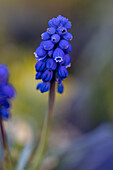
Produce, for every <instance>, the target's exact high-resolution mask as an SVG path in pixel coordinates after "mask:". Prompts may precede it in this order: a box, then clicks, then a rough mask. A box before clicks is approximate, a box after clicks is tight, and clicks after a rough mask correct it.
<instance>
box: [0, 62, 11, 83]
mask: <svg viewBox="0 0 113 170" xmlns="http://www.w3.org/2000/svg"><path fill="white" fill-rule="evenodd" d="M8 78H9V71H8V68H7V66H5V65H3V64H0V84H3V83H5V82H7V80H8Z"/></svg>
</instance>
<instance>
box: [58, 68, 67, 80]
mask: <svg viewBox="0 0 113 170" xmlns="http://www.w3.org/2000/svg"><path fill="white" fill-rule="evenodd" d="M58 75H59V76H60V77H61V78H62V79H64V78H66V77H67V76H68V71H67V69H66V67H65V66H59V67H58Z"/></svg>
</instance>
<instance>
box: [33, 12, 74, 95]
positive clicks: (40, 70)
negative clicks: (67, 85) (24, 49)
mask: <svg viewBox="0 0 113 170" xmlns="http://www.w3.org/2000/svg"><path fill="white" fill-rule="evenodd" d="M48 25H49V28H47V30H46V32H44V33H42V35H41V38H42V40H43V41H42V42H41V43H40V46H39V47H38V48H37V49H36V51H35V52H34V54H35V56H36V59H37V63H36V65H35V69H36V72H37V73H36V79H42V81H43V82H41V83H39V84H38V85H37V89H39V90H40V91H41V92H42V93H44V92H46V91H49V89H50V82H51V80H52V78H53V75H55V81H56V82H57V91H58V92H59V93H62V92H63V90H64V87H63V84H62V80H64V79H65V78H66V77H67V76H68V71H67V67H70V66H71V57H70V55H69V53H70V52H71V50H72V46H71V44H70V43H69V41H70V40H72V34H71V33H69V32H68V30H69V29H70V28H71V22H70V21H69V20H68V19H67V18H66V17H63V16H61V15H59V16H57V17H56V18H52V19H50V20H49V22H48Z"/></svg>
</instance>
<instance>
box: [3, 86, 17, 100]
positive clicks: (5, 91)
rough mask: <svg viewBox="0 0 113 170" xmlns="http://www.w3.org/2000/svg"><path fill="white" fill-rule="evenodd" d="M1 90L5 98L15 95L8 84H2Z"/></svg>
mask: <svg viewBox="0 0 113 170" xmlns="http://www.w3.org/2000/svg"><path fill="white" fill-rule="evenodd" d="M2 91H3V94H4V96H6V97H7V98H13V97H14V96H15V90H14V88H13V87H12V86H11V85H10V84H6V85H5V86H3V88H2Z"/></svg>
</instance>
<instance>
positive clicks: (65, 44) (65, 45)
mask: <svg viewBox="0 0 113 170" xmlns="http://www.w3.org/2000/svg"><path fill="white" fill-rule="evenodd" d="M59 47H60V48H61V49H63V50H64V49H67V48H68V47H69V43H68V41H66V40H61V41H60V42H59Z"/></svg>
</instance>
